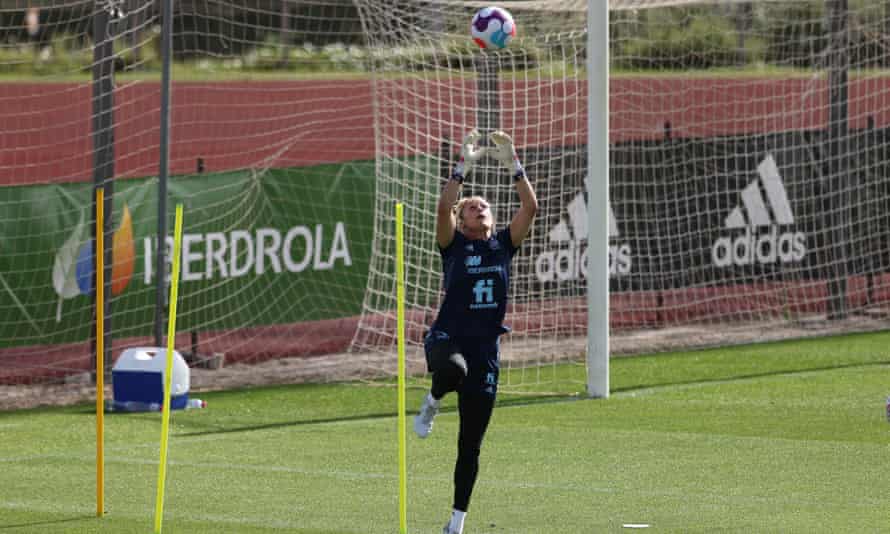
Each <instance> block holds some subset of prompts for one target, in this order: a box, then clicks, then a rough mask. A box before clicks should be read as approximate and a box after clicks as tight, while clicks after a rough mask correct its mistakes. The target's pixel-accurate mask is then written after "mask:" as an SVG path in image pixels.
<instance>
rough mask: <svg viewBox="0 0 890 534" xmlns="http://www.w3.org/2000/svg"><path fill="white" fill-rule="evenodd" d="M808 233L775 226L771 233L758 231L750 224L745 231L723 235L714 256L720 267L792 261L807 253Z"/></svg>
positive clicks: (714, 248)
mask: <svg viewBox="0 0 890 534" xmlns="http://www.w3.org/2000/svg"><path fill="white" fill-rule="evenodd" d="M806 253H807V247H806V236H805V235H804V233H803V232H786V233H782V234H780V233H779V232H778V229H777V228H776V226H772V227H771V228H770V230H769V232H768V233H761V234H756V233H754V232H752V231H751V227H747V228H745V233H744V234H742V235H740V236H738V237H736V238H735V239H733V238H732V237H721V238H719V239H717V241H716V242H714V246H713V247H712V248H711V259H712V260H713V262H714V265H715V266H717V267H730V266H732V265H739V266H741V265H751V264H754V263H759V264H770V263H776V262H777V261H780V262H781V263H791V262H797V261H800V260H802V259H803V258H804V256H806Z"/></svg>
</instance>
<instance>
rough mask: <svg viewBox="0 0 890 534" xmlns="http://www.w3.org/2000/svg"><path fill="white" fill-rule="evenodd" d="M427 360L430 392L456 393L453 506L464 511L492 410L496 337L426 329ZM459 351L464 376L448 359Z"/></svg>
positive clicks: (441, 394) (468, 502)
mask: <svg viewBox="0 0 890 534" xmlns="http://www.w3.org/2000/svg"><path fill="white" fill-rule="evenodd" d="M425 348H426V356H427V362H428V364H429V367H430V370H431V371H432V373H433V384H432V389H431V393H432V395H433V397H435V398H437V399H440V398H442V397H443V396H444V395H445V394H446V393H448V392H451V391H456V392H457V395H458V397H457V399H458V400H457V407H458V415H459V416H460V431H459V433H458V436H457V462H456V463H455V465H454V508H455V509H456V510H461V511H464V512H466V511H467V509H468V507H469V505H470V496H471V495H472V494H473V486H474V485H475V484H476V477H477V475H478V474H479V453H480V451H481V449H482V438H483V437H485V431H486V430H487V429H488V423H489V421H490V420H491V413H492V411H493V410H494V403H495V396H496V394H497V381H498V374H499V373H498V367H499V365H498V359H499V358H498V354H499V352H500V349H499V345H498V340H497V338H494V339H487V340H478V339H473V340H467V339H458V340H455V339H450V338H449V337H448V336H447V335H446V334H444V333H441V332H436V331H433V332H430V333H429V334H428V335H427V338H426V340H425ZM455 352H459V353H460V354H461V355H462V357H463V358H464V359H465V361H466V364H467V370H468V374H467V376H464V375H463V373H462V372H458V371H457V369H458V368H457V367H455V366H454V365H452V364H450V363H449V362H448V358H449V356H451V354H453V353H455Z"/></svg>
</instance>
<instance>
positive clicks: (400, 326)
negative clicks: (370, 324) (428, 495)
mask: <svg viewBox="0 0 890 534" xmlns="http://www.w3.org/2000/svg"><path fill="white" fill-rule="evenodd" d="M403 226H404V214H403V206H402V203H401V202H398V203H396V310H397V314H398V318H397V326H396V328H397V330H398V332H397V338H398V341H397V343H398V353H399V354H398V359H399V363H398V367H399V371H398V373H399V386H398V388H399V411H398V414H399V532H400V533H401V534H407V533H408V500H407V499H408V457H407V451H406V448H407V440H406V435H407V432H406V429H405V236H404V232H403Z"/></svg>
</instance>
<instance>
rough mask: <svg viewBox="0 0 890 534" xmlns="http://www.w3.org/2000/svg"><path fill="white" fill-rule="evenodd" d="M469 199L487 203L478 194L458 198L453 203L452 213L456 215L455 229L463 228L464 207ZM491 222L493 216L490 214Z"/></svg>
mask: <svg viewBox="0 0 890 534" xmlns="http://www.w3.org/2000/svg"><path fill="white" fill-rule="evenodd" d="M471 200H481V201H482V202H485V203H486V204H487V203H488V201H487V200H485V198H484V197H481V196H479V195H474V196H471V197H463V198H462V199H460V200H458V201H457V203H456V204H455V205H454V214H455V215H456V216H457V229H458V230H462V229H463V225H464V207H466V205H467V203H468V202H469V201H471ZM492 223H494V216H492ZM492 226H494V224H492Z"/></svg>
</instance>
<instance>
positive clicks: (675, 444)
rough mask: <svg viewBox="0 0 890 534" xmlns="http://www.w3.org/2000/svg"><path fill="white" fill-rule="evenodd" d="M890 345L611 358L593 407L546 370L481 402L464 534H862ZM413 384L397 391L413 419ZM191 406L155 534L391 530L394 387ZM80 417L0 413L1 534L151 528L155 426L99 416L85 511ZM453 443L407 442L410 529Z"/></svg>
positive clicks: (444, 439) (883, 338) (433, 523)
mask: <svg viewBox="0 0 890 534" xmlns="http://www.w3.org/2000/svg"><path fill="white" fill-rule="evenodd" d="M888 345H890V334H887V333H875V334H864V335H851V336H840V337H831V338H821V339H813V340H805V341H794V342H782V343H774V344H764V345H752V346H744V347H733V348H728V349H718V350H705V351H698V352H684V353H673V354H660V355H645V356H637V357H626V358H616V359H613V360H612V362H611V391H612V396H611V397H610V398H609V399H608V400H587V399H585V398H584V397H583V396H581V395H578V394H577V392H578V390H579V384H582V385H583V383H584V368H583V366H579V365H565V366H558V367H554V368H552V369H549V370H548V373H549V374H547V376H546V378H547V380H544V381H542V382H541V383H534V384H532V383H524V384H523V385H517V386H511V388H510V390H511V391H510V392H504V393H503V394H502V395H501V396H500V399H499V407H498V409H497V410H496V411H495V415H494V419H493V422H492V426H491V428H490V430H489V434H488V436H487V438H486V442H485V444H484V447H483V455H482V462H481V473H480V479H479V482H478V484H477V487H476V491H475V494H474V499H473V503H472V506H471V510H470V514H469V515H468V519H467V531H468V532H473V533H510V534H514V533H520V534H521V533H542V532H561V533H587V532H619V531H624V529H623V528H622V525H624V524H629V523H645V524H650V525H651V526H652V530H651V531H658V532H715V531H720V532H864V531H869V532H877V531H881V529H884V528H885V527H886V514H885V510H884V507H883V501H884V497H885V496H886V495H887V494H888V491H890V476H888V475H890V468H888V467H887V466H886V462H885V461H884V460H885V458H886V456H887V453H888V437H890V436H888V432H890V425H888V423H887V421H886V419H885V417H884V399H885V397H886V395H887V394H888V393H890V365H888V364H890V354H888V350H887V347H888ZM504 378H506V379H509V377H504ZM424 387H425V383H424V382H423V381H420V380H416V381H412V384H411V387H410V388H409V390H408V405H409V409H410V410H411V411H412V412H413V409H415V408H416V406H417V405H418V404H419V402H420V398H421V396H422V395H423V393H424ZM201 397H202V398H205V399H206V400H207V401H208V408H207V409H205V410H199V411H186V412H176V413H174V414H173V417H172V424H173V426H172V428H171V441H170V452H169V463H168V479H167V494H166V500H165V516H164V532H182V533H205V532H206V533H211V532H213V533H218V532H238V533H240V532H244V533H260V532H298V533H312V534H321V533H378V532H379V533H390V532H397V531H398V519H397V517H398V516H397V510H398V506H397V505H398V469H397V467H398V466H397V418H396V409H395V408H396V391H395V388H394V387H392V386H391V384H385V383H375V384H372V385H368V384H329V385H302V386H287V387H269V388H255V389H243V390H235V391H226V392H215V393H208V394H206V395H201ZM92 410H93V407H92V405H81V406H74V407H69V408H56V409H34V410H26V411H20V412H5V413H0V432H2V435H3V437H4V439H3V440H0V488H3V489H2V490H0V532H34V533H36V532H62V533H69V532H70V533H75V532H77V533H82V532H99V533H112V532H114V533H130V532H132V533H136V532H140V533H144V532H151V531H152V529H153V520H154V519H153V518H154V505H155V492H156V482H157V471H158V456H159V445H158V444H159V437H160V416H159V415H158V414H127V415H121V414H109V415H108V417H107V418H106V430H105V435H106V512H107V515H106V516H105V517H104V518H101V519H99V518H96V517H95V509H96V504H95V417H94V415H93V414H92ZM409 423H410V421H409ZM456 430H457V417H456V414H455V412H454V399H453V398H450V399H447V402H446V405H445V409H444V410H443V413H442V414H441V415H440V416H439V417H438V418H437V420H436V426H435V429H434V433H433V435H432V436H431V437H430V438H429V439H427V440H423V441H421V440H418V439H416V438H414V436H413V435H409V440H408V464H409V466H408V472H409V527H410V528H409V532H438V530H437V529H441V525H442V524H444V522H445V520H446V518H447V515H448V511H449V507H450V503H451V471H452V466H453V461H454V449H455V439H456Z"/></svg>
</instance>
